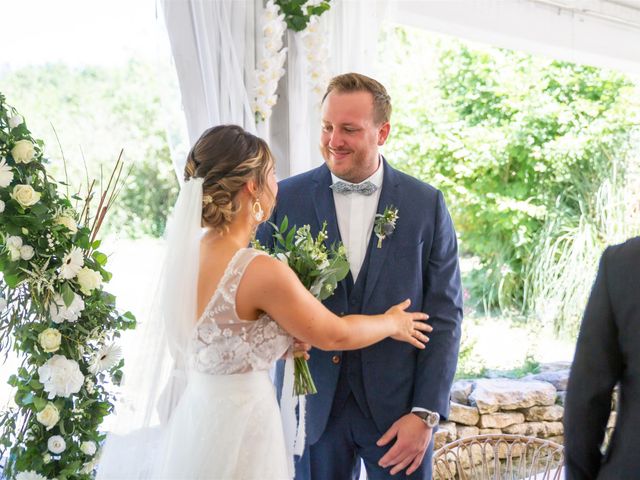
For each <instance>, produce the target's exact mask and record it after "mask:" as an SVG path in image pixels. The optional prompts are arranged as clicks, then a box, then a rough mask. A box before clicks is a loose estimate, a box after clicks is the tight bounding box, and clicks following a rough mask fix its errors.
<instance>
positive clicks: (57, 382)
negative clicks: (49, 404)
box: [38, 355, 84, 400]
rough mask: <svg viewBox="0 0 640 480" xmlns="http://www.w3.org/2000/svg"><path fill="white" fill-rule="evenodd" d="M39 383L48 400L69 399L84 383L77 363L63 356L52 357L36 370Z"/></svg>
mask: <svg viewBox="0 0 640 480" xmlns="http://www.w3.org/2000/svg"><path fill="white" fill-rule="evenodd" d="M38 376H39V377H40V383H42V384H43V385H44V391H45V392H47V393H48V394H49V395H48V398H49V400H52V399H53V398H55V397H56V396H58V397H69V396H71V395H73V394H74V393H78V392H79V391H80V388H82V385H83V383H84V376H83V375H82V372H81V371H80V367H79V366H78V362H76V361H75V360H69V359H68V358H66V357H64V356H63V355H54V356H53V357H51V358H50V359H49V360H47V362H46V363H45V364H44V365H42V366H41V367H39V368H38Z"/></svg>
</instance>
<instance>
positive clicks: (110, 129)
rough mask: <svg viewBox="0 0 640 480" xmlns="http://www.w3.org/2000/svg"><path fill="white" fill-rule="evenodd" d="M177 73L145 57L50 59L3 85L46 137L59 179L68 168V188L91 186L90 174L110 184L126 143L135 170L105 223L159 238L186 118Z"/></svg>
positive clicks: (12, 75)
mask: <svg viewBox="0 0 640 480" xmlns="http://www.w3.org/2000/svg"><path fill="white" fill-rule="evenodd" d="M173 75H174V74H173V73H172V72H171V71H170V70H168V69H164V70H163V69H161V68H160V67H159V66H157V65H154V64H153V65H152V64H149V63H144V62H141V61H130V62H129V63H127V64H125V65H123V66H117V67H86V66H85V67H72V66H69V65H65V64H49V65H40V66H30V67H25V68H22V69H19V70H14V71H10V72H8V73H6V74H5V75H4V76H3V77H2V78H0V91H2V92H3V93H4V94H5V95H6V96H7V101H8V102H9V103H10V104H12V105H15V106H16V107H18V108H19V109H20V110H21V111H22V112H24V114H25V117H26V118H29V119H32V120H31V121H30V124H29V127H30V129H31V130H32V131H33V132H34V134H35V135H36V136H38V137H40V138H43V139H44V141H45V145H46V148H47V151H46V152H45V153H46V156H47V157H49V158H50V159H51V165H50V168H49V170H50V173H51V174H52V175H53V176H54V177H55V178H56V179H57V180H62V181H65V177H66V176H67V174H68V180H69V185H70V187H69V188H70V191H71V193H75V192H77V191H80V190H81V188H82V189H84V190H83V191H84V192H86V178H87V177H88V178H97V179H102V181H103V182H104V183H106V181H107V180H108V178H105V176H106V172H109V171H111V167H112V165H113V164H114V163H115V160H116V158H117V155H118V153H119V151H120V149H121V148H124V151H125V160H126V161H127V162H128V164H129V165H130V166H131V167H132V168H131V171H130V175H129V177H128V179H127V182H126V184H125V186H124V188H123V189H122V190H121V192H120V196H119V199H118V201H117V203H116V205H115V208H114V209H113V211H112V212H110V215H109V218H108V224H107V225H106V226H105V228H106V230H107V231H111V232H118V233H119V234H124V235H126V236H130V237H133V238H135V237H140V236H145V235H149V236H154V237H157V236H160V235H161V234H162V232H163V231H164V225H165V218H166V215H167V214H168V212H169V207H170V205H172V204H173V202H174V201H175V198H176V195H177V190H178V182H177V179H176V176H175V173H174V169H173V166H172V163H171V157H170V151H169V140H171V141H172V143H175V142H176V139H178V138H179V137H180V133H179V125H180V122H181V118H182V117H181V115H182V114H181V112H179V111H177V109H174V110H173V111H172V110H171V105H174V104H177V102H175V99H174V97H175V96H176V92H177V87H176V86H175V84H174V83H172V80H173V78H174V77H173ZM172 100H173V102H172ZM54 128H55V132H57V134H58V136H59V140H60V141H59V142H58V139H57V138H56V134H55V132H54ZM60 147H62V151H63V152H64V157H65V158H66V161H67V162H66V163H67V174H65V171H64V162H63V161H62V153H61V149H60ZM103 172H105V173H103ZM98 187H99V186H98Z"/></svg>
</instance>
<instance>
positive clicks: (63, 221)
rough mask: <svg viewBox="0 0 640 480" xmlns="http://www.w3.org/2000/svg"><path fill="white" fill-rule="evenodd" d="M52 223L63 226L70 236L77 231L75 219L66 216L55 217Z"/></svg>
mask: <svg viewBox="0 0 640 480" xmlns="http://www.w3.org/2000/svg"><path fill="white" fill-rule="evenodd" d="M54 223H55V224H56V225H64V226H65V227H67V228H68V229H69V231H70V232H71V233H72V234H74V233H76V232H77V231H78V224H77V223H76V221H75V219H73V218H71V217H69V216H68V215H60V216H58V217H56V219H55V220H54Z"/></svg>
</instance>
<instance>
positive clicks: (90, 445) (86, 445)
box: [80, 441, 98, 455]
mask: <svg viewBox="0 0 640 480" xmlns="http://www.w3.org/2000/svg"><path fill="white" fill-rule="evenodd" d="M80 450H81V451H82V453H84V454H85V455H95V454H96V451H97V450H98V447H96V442H91V441H86V442H82V443H81V444H80Z"/></svg>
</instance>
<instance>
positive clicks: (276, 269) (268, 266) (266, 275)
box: [245, 255, 295, 282]
mask: <svg viewBox="0 0 640 480" xmlns="http://www.w3.org/2000/svg"><path fill="white" fill-rule="evenodd" d="M292 275H293V276H294V277H295V274H294V273H293V271H292V270H291V269H290V268H289V267H288V266H287V265H286V264H285V263H283V262H282V261H280V260H278V259H276V258H274V257H272V256H270V255H256V257H255V258H254V259H253V260H252V261H251V263H249V265H248V266H247V270H246V272H245V276H247V277H249V278H251V279H253V280H254V281H257V282H266V281H268V282H274V281H276V282H277V281H287V280H288V281H290V280H291V276H292Z"/></svg>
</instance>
